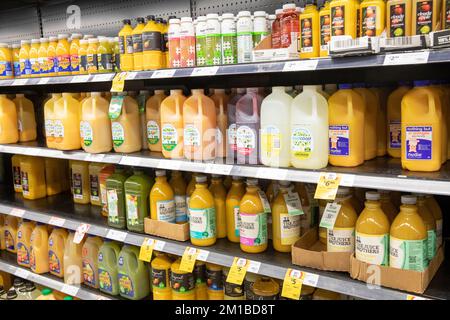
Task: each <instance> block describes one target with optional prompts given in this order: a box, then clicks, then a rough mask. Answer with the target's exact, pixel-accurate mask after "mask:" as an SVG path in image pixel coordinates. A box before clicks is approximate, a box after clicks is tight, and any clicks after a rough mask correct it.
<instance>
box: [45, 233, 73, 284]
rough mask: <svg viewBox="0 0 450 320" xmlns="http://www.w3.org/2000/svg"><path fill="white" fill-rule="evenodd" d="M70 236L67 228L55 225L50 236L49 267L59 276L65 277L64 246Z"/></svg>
mask: <svg viewBox="0 0 450 320" xmlns="http://www.w3.org/2000/svg"><path fill="white" fill-rule="evenodd" d="M68 236H69V233H68V232H67V230H65V229H62V228H58V227H55V228H54V229H53V231H52V233H51V234H50V237H49V238H48V263H49V268H48V269H49V272H50V273H51V274H53V275H54V276H57V277H59V278H63V277H64V247H65V245H66V241H67V237H68Z"/></svg>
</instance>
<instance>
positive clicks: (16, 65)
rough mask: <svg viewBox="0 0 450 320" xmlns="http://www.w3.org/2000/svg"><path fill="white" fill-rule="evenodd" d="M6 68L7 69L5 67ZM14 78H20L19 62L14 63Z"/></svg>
mask: <svg viewBox="0 0 450 320" xmlns="http://www.w3.org/2000/svg"><path fill="white" fill-rule="evenodd" d="M5 68H7V67H5ZM14 76H16V77H20V76H21V73H20V61H14Z"/></svg>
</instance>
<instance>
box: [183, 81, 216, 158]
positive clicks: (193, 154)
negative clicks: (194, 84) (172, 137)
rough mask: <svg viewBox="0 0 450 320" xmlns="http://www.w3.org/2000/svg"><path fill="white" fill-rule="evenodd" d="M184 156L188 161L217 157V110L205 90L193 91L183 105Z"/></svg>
mask: <svg viewBox="0 0 450 320" xmlns="http://www.w3.org/2000/svg"><path fill="white" fill-rule="evenodd" d="M183 124H184V135H183V136H184V156H185V157H186V158H187V159H188V160H199V161H202V160H203V161H208V160H213V159H214V158H215V156H216V126H217V121H216V110H215V106H214V101H213V100H212V99H211V98H209V97H207V96H205V95H204V92H203V89H195V90H192V96H191V97H189V98H188V99H186V101H185V102H184V104H183Z"/></svg>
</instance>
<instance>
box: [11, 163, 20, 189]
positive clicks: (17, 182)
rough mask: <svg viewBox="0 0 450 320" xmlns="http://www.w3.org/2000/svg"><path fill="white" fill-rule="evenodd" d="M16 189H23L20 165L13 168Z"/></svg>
mask: <svg viewBox="0 0 450 320" xmlns="http://www.w3.org/2000/svg"><path fill="white" fill-rule="evenodd" d="M12 169H13V180H14V189H22V179H21V177H20V167H16V166H14V167H13V168H12Z"/></svg>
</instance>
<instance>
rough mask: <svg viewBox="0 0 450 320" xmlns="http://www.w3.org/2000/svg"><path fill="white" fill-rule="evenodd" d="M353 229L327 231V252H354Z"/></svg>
mask: <svg viewBox="0 0 450 320" xmlns="http://www.w3.org/2000/svg"><path fill="white" fill-rule="evenodd" d="M354 250H355V228H336V227H335V228H333V229H327V251H328V252H354Z"/></svg>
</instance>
